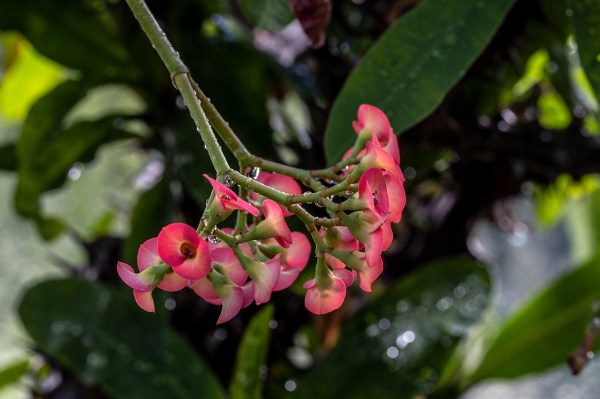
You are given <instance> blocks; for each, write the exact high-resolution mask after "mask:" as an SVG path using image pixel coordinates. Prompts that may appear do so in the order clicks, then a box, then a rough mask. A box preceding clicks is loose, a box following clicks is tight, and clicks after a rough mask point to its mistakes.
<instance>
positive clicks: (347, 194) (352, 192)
mask: <svg viewBox="0 0 600 399" xmlns="http://www.w3.org/2000/svg"><path fill="white" fill-rule="evenodd" d="M345 194H346V197H352V196H353V195H354V191H352V190H346V193H345Z"/></svg>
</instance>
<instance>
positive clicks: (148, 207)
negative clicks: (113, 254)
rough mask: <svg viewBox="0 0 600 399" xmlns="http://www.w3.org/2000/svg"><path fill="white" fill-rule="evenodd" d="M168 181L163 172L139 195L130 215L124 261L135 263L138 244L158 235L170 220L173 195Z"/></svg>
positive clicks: (166, 175)
mask: <svg viewBox="0 0 600 399" xmlns="http://www.w3.org/2000/svg"><path fill="white" fill-rule="evenodd" d="M170 183H171V180H170V179H169V176H168V174H165V175H163V177H162V178H161V179H160V180H159V181H158V182H157V183H156V185H155V186H154V187H152V188H151V189H150V190H148V191H146V192H145V193H143V194H142V195H141V196H140V199H139V200H138V202H137V204H136V205H135V208H134V209H133V215H132V216H131V232H130V234H129V236H128V237H127V240H126V241H125V248H124V250H123V261H124V262H125V263H128V264H130V265H134V264H136V263H137V253H138V249H139V248H140V245H142V244H143V243H144V242H145V241H146V240H149V239H150V238H152V237H156V236H158V233H160V230H161V229H162V228H163V227H164V226H166V225H167V224H168V223H170V222H171V221H172V212H173V196H172V194H171V188H170V186H169V184H170Z"/></svg>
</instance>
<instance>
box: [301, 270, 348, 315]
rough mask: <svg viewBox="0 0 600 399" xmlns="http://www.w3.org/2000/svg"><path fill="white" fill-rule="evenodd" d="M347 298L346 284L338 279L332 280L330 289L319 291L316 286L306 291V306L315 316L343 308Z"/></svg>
mask: <svg viewBox="0 0 600 399" xmlns="http://www.w3.org/2000/svg"><path fill="white" fill-rule="evenodd" d="M345 297H346V284H345V283H344V281H342V280H341V279H339V278H337V277H333V278H332V284H331V286H330V287H329V288H328V289H324V290H319V288H318V287H317V286H316V285H314V286H313V287H311V288H309V289H308V290H307V291H306V296H305V297H304V306H306V309H308V310H309V311H311V312H312V313H314V314H325V313H329V312H332V311H334V310H335V309H337V308H339V307H340V306H342V303H343V302H344V298H345Z"/></svg>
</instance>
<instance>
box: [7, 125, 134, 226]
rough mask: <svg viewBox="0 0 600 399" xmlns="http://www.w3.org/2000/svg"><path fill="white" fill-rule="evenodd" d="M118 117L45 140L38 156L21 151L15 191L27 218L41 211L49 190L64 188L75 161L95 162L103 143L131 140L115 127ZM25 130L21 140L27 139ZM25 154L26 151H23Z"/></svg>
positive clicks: (78, 126)
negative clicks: (23, 155) (24, 154)
mask: <svg viewBox="0 0 600 399" xmlns="http://www.w3.org/2000/svg"><path fill="white" fill-rule="evenodd" d="M116 118H117V117H115V116H109V117H106V118H103V119H100V120H97V121H93V122H80V123H77V124H75V125H73V126H70V127H69V128H67V129H65V130H61V131H59V132H57V133H56V135H54V137H44V141H43V143H37V144H38V146H39V145H40V144H42V145H43V148H41V149H40V150H39V151H38V152H37V153H35V154H27V156H26V157H22V156H21V152H19V155H20V156H19V169H18V176H19V182H18V184H17V190H16V192H15V204H16V207H17V210H18V211H19V212H20V213H22V214H24V215H26V216H34V215H36V214H37V211H38V199H39V197H40V195H41V194H42V193H44V192H45V191H47V190H50V189H53V188H56V187H58V186H60V185H61V184H62V183H63V182H64V180H65V178H66V176H67V172H68V171H69V169H70V168H71V167H72V166H73V164H74V163H75V162H89V161H91V160H92V159H93V157H94V154H95V152H96V150H97V149H98V147H100V146H101V145H102V144H104V143H107V142H110V141H113V140H119V139H125V138H130V137H131V136H130V135H129V134H126V133H125V132H124V131H122V130H120V129H118V128H116V127H115V123H114V121H115V119H116ZM27 139H28V137H27V135H26V131H25V130H23V134H22V136H21V139H20V140H19V144H18V146H19V147H18V149H19V150H20V149H21V148H22V147H23V146H24V145H23V146H22V145H21V143H22V142H23V141H24V140H27ZM29 144H32V143H28V145H27V146H29ZM23 152H25V151H23Z"/></svg>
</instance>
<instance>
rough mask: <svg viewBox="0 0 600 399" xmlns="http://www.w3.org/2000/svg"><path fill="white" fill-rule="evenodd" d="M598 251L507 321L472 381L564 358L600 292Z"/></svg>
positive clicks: (577, 339) (504, 375) (510, 374)
mask: <svg viewBox="0 0 600 399" xmlns="http://www.w3.org/2000/svg"><path fill="white" fill-rule="evenodd" d="M598 281H600V257H595V258H594V259H592V260H591V261H590V262H589V263H587V264H585V265H584V266H581V267H578V268H576V269H574V270H571V271H570V272H569V273H568V274H566V275H565V276H563V277H562V278H560V279H559V280H558V281H556V282H555V283H554V284H552V285H551V286H550V287H548V288H547V289H545V290H544V291H543V292H541V293H539V294H538V295H537V296H535V297H534V298H532V299H531V300H530V301H529V303H528V304H527V305H525V306H523V307H522V308H520V309H519V310H518V311H517V312H516V313H515V314H513V315H512V316H509V317H508V319H507V320H506V321H505V323H504V325H503V327H502V329H501V330H500V332H499V334H498V336H497V337H496V338H495V339H494V340H493V341H492V343H491V345H490V347H489V350H488V352H487V354H486V355H485V357H484V358H483V361H482V363H481V365H480V366H479V368H478V369H477V371H476V372H475V373H474V375H473V376H472V377H471V381H470V383H476V382H478V381H481V380H483V379H486V378H515V377H518V376H521V375H523V374H527V373H535V372H540V371H544V370H546V369H548V368H550V367H553V366H557V365H559V364H565V363H566V359H567V357H568V356H569V354H570V353H571V352H572V351H573V350H574V349H576V348H577V347H578V346H579V345H580V344H581V341H582V340H583V335H584V329H585V326H586V323H587V321H588V317H589V314H590V309H591V304H592V302H593V301H594V300H595V299H597V298H598V297H600V284H598Z"/></svg>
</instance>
